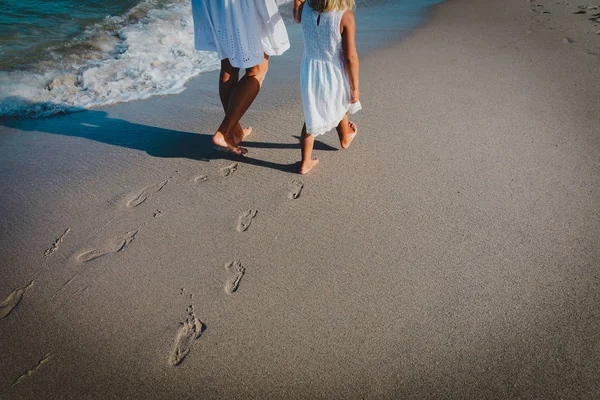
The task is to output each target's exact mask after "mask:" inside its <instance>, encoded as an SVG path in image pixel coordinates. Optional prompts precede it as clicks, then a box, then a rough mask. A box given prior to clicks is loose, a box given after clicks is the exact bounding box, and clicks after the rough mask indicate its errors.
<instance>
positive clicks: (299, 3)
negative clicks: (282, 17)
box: [294, 0, 306, 23]
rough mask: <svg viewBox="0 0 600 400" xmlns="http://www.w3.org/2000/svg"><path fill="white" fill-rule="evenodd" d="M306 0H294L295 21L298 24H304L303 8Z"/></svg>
mask: <svg viewBox="0 0 600 400" xmlns="http://www.w3.org/2000/svg"><path fill="white" fill-rule="evenodd" d="M305 1H306V0H294V21H296V22H297V23H300V22H302V8H304V2H305Z"/></svg>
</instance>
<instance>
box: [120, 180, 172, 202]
mask: <svg viewBox="0 0 600 400" xmlns="http://www.w3.org/2000/svg"><path fill="white" fill-rule="evenodd" d="M168 182H169V180H168V179H165V180H164V181H162V182H159V183H155V184H154V185H150V186H146V187H145V188H143V189H142V190H141V191H140V192H138V193H136V194H134V195H132V196H131V198H130V199H129V200H127V203H126V206H127V207H129V208H134V207H137V206H139V205H140V204H142V203H143V202H145V201H146V200H148V197H149V196H150V194H152V193H156V192H160V190H161V189H162V188H164V187H165V185H166V184H167V183H168Z"/></svg>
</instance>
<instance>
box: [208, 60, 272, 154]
mask: <svg viewBox="0 0 600 400" xmlns="http://www.w3.org/2000/svg"><path fill="white" fill-rule="evenodd" d="M223 64H224V63H222V64H221V66H222V67H223ZM226 64H229V61H228V60H227V63H226ZM229 65H230V64H229ZM268 68H269V57H268V56H267V55H266V54H265V58H264V61H263V62H262V63H261V64H258V65H255V66H254V67H251V68H247V69H246V74H245V75H244V76H243V77H242V79H240V80H239V81H238V82H236V81H235V79H234V78H235V76H236V73H237V74H239V69H236V68H233V67H232V68H231V69H228V68H227V65H225V70H226V72H225V73H223V71H221V74H222V78H221V80H220V82H223V81H225V82H224V83H223V84H222V85H221V84H220V85H219V94H220V96H221V101H222V102H224V101H225V100H227V96H229V102H228V104H227V109H226V111H225V118H224V119H223V122H221V126H219V130H218V131H217V132H216V133H215V135H214V136H213V143H214V144H216V145H217V146H221V147H227V148H228V149H229V150H231V151H232V152H234V153H235V154H240V155H241V154H245V153H247V150H246V149H244V148H241V147H239V146H238V143H239V142H240V141H241V140H242V138H243V131H242V129H241V126H240V125H239V123H240V119H241V118H242V116H243V115H244V113H245V112H246V111H247V110H248V108H249V107H250V105H251V104H252V102H253V101H254V99H255V98H256V96H257V95H258V92H259V90H260V86H261V84H262V81H263V79H264V78H265V75H266V73H267V70H268ZM234 70H237V72H236V71H234ZM234 82H235V83H234ZM221 86H223V89H221ZM224 104H225V103H224ZM224 107H225V106H224ZM221 138H223V139H224V142H225V143H224V144H225V146H223V142H222V141H220V139H221Z"/></svg>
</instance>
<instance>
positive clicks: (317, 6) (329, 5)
mask: <svg viewBox="0 0 600 400" xmlns="http://www.w3.org/2000/svg"><path fill="white" fill-rule="evenodd" d="M308 3H309V5H310V8H312V9H313V10H315V11H316V12H320V13H322V12H329V11H334V10H339V11H354V9H355V8H356V2H355V0H308Z"/></svg>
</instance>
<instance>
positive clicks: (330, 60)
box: [300, 2, 361, 136]
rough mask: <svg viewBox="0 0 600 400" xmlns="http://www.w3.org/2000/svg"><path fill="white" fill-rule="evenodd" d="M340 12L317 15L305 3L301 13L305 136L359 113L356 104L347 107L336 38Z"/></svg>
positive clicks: (346, 80) (348, 96)
mask: <svg viewBox="0 0 600 400" xmlns="http://www.w3.org/2000/svg"><path fill="white" fill-rule="evenodd" d="M344 12H345V11H330V12H327V13H318V12H316V11H315V10H313V9H312V8H310V6H309V4H308V2H305V3H304V8H303V10H302V34H303V35H304V57H303V58H302V66H301V69H300V92H301V93H302V106H303V108H304V121H305V123H306V132H308V133H310V134H311V135H313V136H318V135H322V134H324V133H326V132H328V131H330V130H331V129H333V128H335V127H336V126H337V125H338V124H339V123H340V121H341V120H342V119H343V118H344V115H345V114H346V112H349V113H351V114H354V113H355V112H357V111H358V110H360V109H361V105H360V102H356V103H354V104H351V103H350V100H351V98H352V97H351V96H352V94H351V90H350V80H349V78H348V75H347V73H346V68H345V66H344V59H343V57H344V54H343V49H342V35H341V34H340V23H341V21H342V16H343V15H344ZM319 15H320V18H319ZM317 21H318V25H317Z"/></svg>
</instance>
